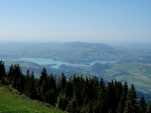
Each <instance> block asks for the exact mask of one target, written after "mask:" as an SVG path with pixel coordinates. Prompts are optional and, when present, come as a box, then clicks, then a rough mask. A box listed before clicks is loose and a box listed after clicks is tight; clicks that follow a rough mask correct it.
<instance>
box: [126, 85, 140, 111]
mask: <svg viewBox="0 0 151 113" xmlns="http://www.w3.org/2000/svg"><path fill="white" fill-rule="evenodd" d="M136 100H137V97H136V91H135V88H134V86H133V85H132V86H131V89H130V90H129V91H128V96H127V100H126V104H125V109H124V113H138V107H137V102H136Z"/></svg>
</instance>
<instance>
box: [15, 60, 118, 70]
mask: <svg viewBox="0 0 151 113" xmlns="http://www.w3.org/2000/svg"><path fill="white" fill-rule="evenodd" d="M17 60H18V61H24V62H31V63H35V64H38V65H50V64H51V65H52V67H53V68H59V67H60V66H61V65H67V66H72V67H88V66H92V65H94V64H96V63H99V64H109V63H110V64H112V63H115V61H93V62H90V63H89V64H73V63H69V62H63V61H58V60H53V59H49V58H19V59H17Z"/></svg>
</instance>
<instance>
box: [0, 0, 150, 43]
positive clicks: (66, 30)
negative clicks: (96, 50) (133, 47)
mask: <svg viewBox="0 0 151 113" xmlns="http://www.w3.org/2000/svg"><path fill="white" fill-rule="evenodd" d="M3 40H4V41H8V40H9V41H93V42H102V41H113V40H114V41H125V40H129V41H151V0H0V41H3Z"/></svg>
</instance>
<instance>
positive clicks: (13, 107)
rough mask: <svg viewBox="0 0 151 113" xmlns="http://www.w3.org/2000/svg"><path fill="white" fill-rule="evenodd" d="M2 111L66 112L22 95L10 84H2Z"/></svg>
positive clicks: (0, 101) (0, 89) (2, 112)
mask: <svg viewBox="0 0 151 113" xmlns="http://www.w3.org/2000/svg"><path fill="white" fill-rule="evenodd" d="M0 113H64V112H62V111H61V110H59V109H57V108H54V107H52V106H49V105H46V104H44V103H41V102H39V101H35V100H31V99H29V98H27V97H26V96H24V95H20V94H19V93H18V92H17V91H16V90H14V89H12V88H10V87H9V86H0Z"/></svg>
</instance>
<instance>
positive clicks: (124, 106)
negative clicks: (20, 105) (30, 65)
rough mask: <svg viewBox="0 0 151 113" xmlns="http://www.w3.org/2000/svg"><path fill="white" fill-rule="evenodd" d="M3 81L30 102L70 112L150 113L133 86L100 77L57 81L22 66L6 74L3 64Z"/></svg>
mask: <svg viewBox="0 0 151 113" xmlns="http://www.w3.org/2000/svg"><path fill="white" fill-rule="evenodd" d="M0 81H1V83H3V84H7V85H8V84H9V85H12V87H14V88H15V89H17V90H18V91H19V92H21V93H23V94H25V95H26V96H28V97H30V98H31V99H37V100H40V101H42V102H46V103H48V104H51V105H53V106H56V107H59V108H60V109H62V110H65V111H67V112H69V113H151V105H149V104H147V102H146V101H145V99H144V97H142V98H138V97H137V94H136V91H135V88H134V86H133V85H132V86H131V88H128V85H127V83H122V82H119V81H116V80H114V81H111V82H108V83H105V82H104V80H103V79H100V80H99V79H98V78H97V77H88V76H84V75H83V76H82V75H81V76H79V75H73V76H71V77H68V78H66V76H65V75H64V73H62V74H61V76H59V77H58V78H55V76H54V75H53V74H48V73H47V70H46V69H45V68H43V70H42V72H41V76H40V78H35V77H34V73H33V72H30V71H29V70H27V73H26V74H25V75H24V74H23V73H22V71H21V68H20V66H19V65H11V66H10V69H9V72H8V73H6V71H5V66H4V63H3V62H2V61H1V62H0Z"/></svg>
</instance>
